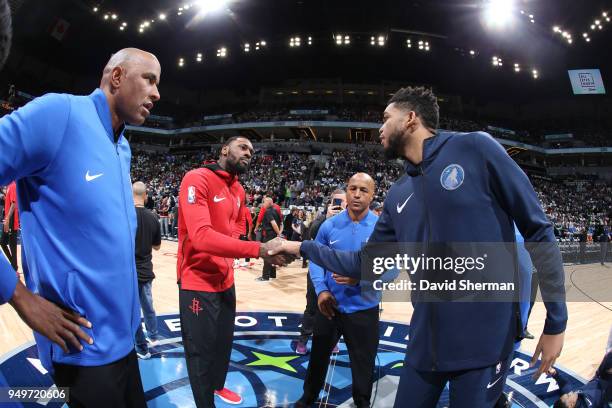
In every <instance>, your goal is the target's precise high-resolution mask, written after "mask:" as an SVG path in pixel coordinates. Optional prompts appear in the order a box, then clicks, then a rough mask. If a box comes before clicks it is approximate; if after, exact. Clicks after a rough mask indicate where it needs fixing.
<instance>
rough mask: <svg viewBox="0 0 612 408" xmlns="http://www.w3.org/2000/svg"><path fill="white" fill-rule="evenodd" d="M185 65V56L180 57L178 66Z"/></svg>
mask: <svg viewBox="0 0 612 408" xmlns="http://www.w3.org/2000/svg"><path fill="white" fill-rule="evenodd" d="M183 65H185V59H184V58H179V61H178V66H179V67H182V66H183Z"/></svg>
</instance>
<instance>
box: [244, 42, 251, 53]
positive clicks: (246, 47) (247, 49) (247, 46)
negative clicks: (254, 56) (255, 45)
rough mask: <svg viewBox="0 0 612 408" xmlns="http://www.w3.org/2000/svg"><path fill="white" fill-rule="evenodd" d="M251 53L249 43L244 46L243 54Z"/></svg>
mask: <svg viewBox="0 0 612 408" xmlns="http://www.w3.org/2000/svg"><path fill="white" fill-rule="evenodd" d="M249 51H251V45H250V44H249V43H246V44H244V52H249Z"/></svg>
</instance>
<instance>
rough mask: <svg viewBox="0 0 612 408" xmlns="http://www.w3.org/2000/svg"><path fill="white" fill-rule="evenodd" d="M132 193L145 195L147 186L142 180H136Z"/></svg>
mask: <svg viewBox="0 0 612 408" xmlns="http://www.w3.org/2000/svg"><path fill="white" fill-rule="evenodd" d="M132 193H133V194H134V195H137V196H143V195H145V194H146V193H147V186H146V185H145V183H143V182H142V181H136V182H135V183H134V184H132Z"/></svg>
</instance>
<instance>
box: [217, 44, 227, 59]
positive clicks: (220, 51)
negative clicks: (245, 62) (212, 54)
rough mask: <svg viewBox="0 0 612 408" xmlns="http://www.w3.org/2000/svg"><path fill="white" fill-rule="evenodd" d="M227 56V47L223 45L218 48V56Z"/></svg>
mask: <svg viewBox="0 0 612 408" xmlns="http://www.w3.org/2000/svg"><path fill="white" fill-rule="evenodd" d="M226 56H227V48H225V47H221V48H219V49H218V50H217V57H219V58H225V57H226Z"/></svg>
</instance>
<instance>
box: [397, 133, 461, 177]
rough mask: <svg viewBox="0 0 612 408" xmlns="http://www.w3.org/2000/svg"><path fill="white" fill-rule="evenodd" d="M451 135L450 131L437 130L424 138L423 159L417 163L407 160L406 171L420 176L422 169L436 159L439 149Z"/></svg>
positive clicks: (413, 175)
mask: <svg viewBox="0 0 612 408" xmlns="http://www.w3.org/2000/svg"><path fill="white" fill-rule="evenodd" d="M451 136H452V133H450V132H436V133H435V134H434V135H433V136H432V137H430V138H428V139H425V140H423V161H422V162H421V163H418V164H416V165H415V164H412V163H411V162H410V161H408V160H406V166H405V170H406V173H408V175H410V176H412V177H415V176H418V175H419V174H420V173H421V169H423V171H424V170H425V169H426V168H427V167H428V166H429V165H430V164H431V162H433V161H434V159H435V157H436V155H437V154H438V151H439V150H440V149H441V148H442V146H444V144H445V143H446V142H447V141H448V139H450V137H451Z"/></svg>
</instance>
